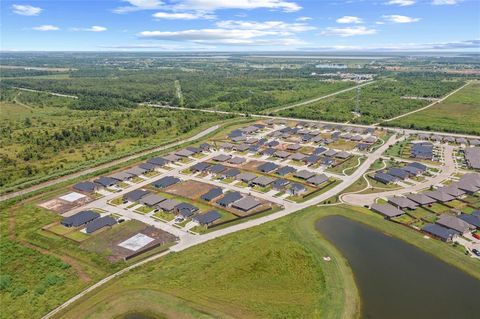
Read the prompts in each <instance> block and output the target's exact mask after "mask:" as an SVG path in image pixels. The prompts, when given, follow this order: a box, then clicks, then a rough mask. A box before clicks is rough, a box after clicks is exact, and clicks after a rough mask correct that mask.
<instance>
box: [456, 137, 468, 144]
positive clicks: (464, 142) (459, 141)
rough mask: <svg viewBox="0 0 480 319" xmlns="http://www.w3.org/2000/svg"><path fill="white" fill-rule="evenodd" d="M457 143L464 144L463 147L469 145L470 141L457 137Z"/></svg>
mask: <svg viewBox="0 0 480 319" xmlns="http://www.w3.org/2000/svg"><path fill="white" fill-rule="evenodd" d="M455 142H457V143H458V144H463V145H467V143H468V141H467V139H466V138H464V137H457V138H456V139H455Z"/></svg>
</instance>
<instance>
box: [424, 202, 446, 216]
mask: <svg viewBox="0 0 480 319" xmlns="http://www.w3.org/2000/svg"><path fill="white" fill-rule="evenodd" d="M428 208H429V209H430V210H431V211H433V212H435V213H437V214H441V213H445V212H447V211H449V210H450V208H448V207H447V206H445V205H442V204H439V203H434V204H432V205H431V206H429V207H428Z"/></svg>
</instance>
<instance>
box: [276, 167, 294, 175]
mask: <svg viewBox="0 0 480 319" xmlns="http://www.w3.org/2000/svg"><path fill="white" fill-rule="evenodd" d="M296 171H297V170H296V169H295V168H293V167H292V166H283V167H280V168H279V169H277V171H276V172H275V174H278V175H280V176H285V175H287V174H290V173H293V172H296Z"/></svg>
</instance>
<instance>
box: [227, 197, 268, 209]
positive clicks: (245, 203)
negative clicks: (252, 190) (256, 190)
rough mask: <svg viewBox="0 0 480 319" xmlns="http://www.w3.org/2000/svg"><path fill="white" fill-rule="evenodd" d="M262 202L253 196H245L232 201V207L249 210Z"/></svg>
mask: <svg viewBox="0 0 480 319" xmlns="http://www.w3.org/2000/svg"><path fill="white" fill-rule="evenodd" d="M261 204H262V202H261V201H260V200H259V199H258V198H255V197H253V196H245V197H244V198H242V199H240V200H238V201H236V202H234V203H233V204H232V207H234V208H237V209H240V210H243V211H246V212H247V211H249V210H252V209H254V208H255V207H257V206H259V205H261Z"/></svg>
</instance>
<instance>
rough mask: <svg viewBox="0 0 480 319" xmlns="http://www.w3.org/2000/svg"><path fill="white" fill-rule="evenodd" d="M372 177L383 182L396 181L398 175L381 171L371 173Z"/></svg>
mask: <svg viewBox="0 0 480 319" xmlns="http://www.w3.org/2000/svg"><path fill="white" fill-rule="evenodd" d="M373 179H374V180H376V181H379V182H381V183H384V184H389V183H395V182H396V181H398V177H396V176H393V175H390V174H386V173H382V172H376V173H375V175H373Z"/></svg>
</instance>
